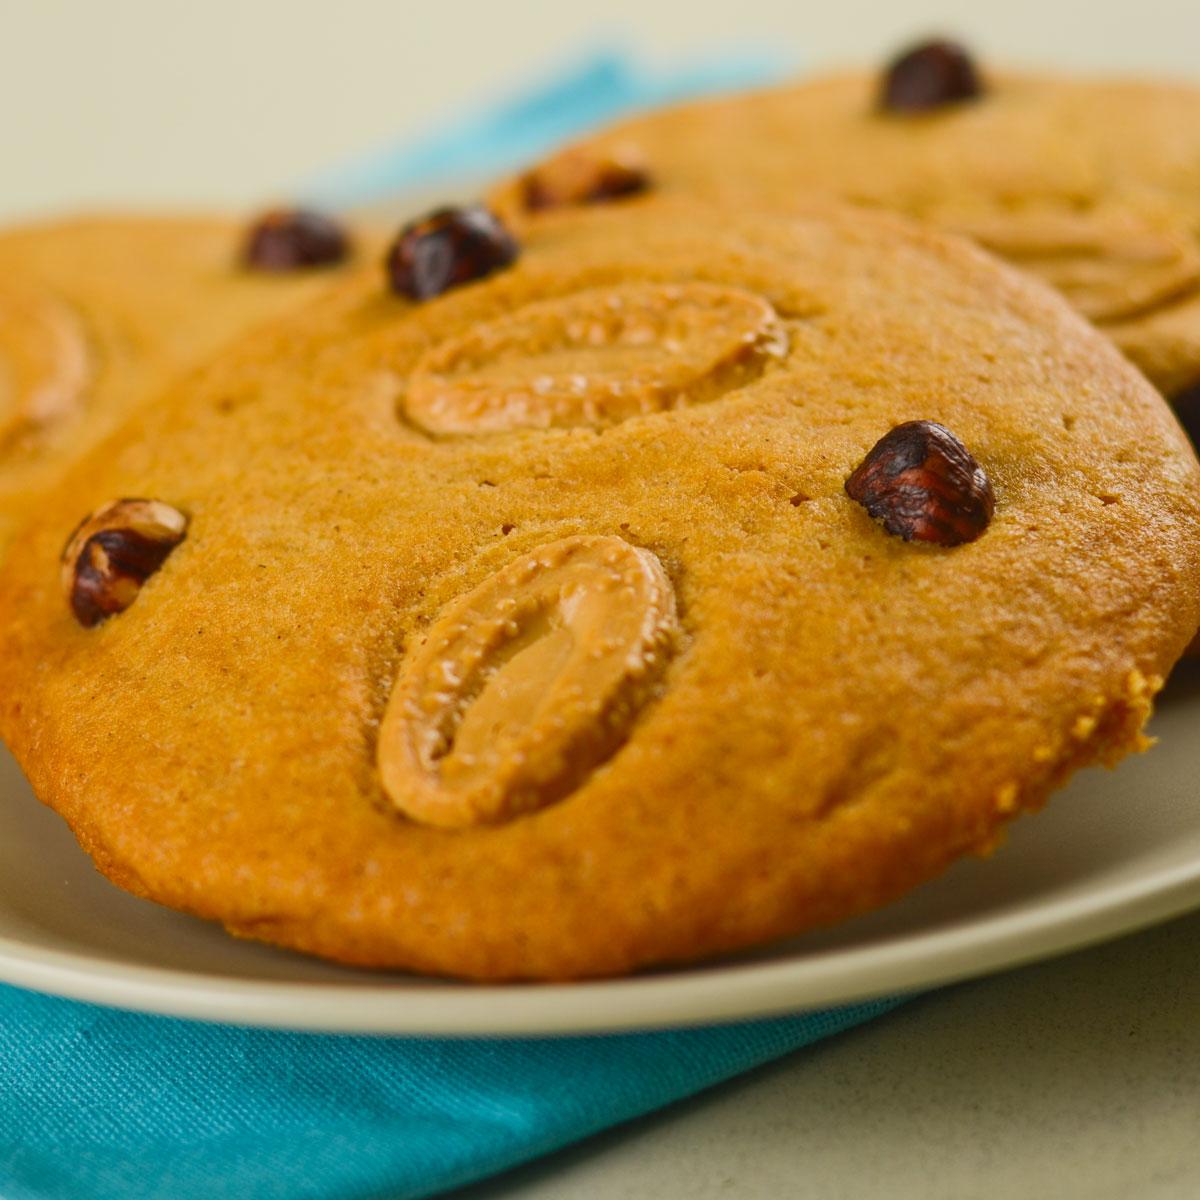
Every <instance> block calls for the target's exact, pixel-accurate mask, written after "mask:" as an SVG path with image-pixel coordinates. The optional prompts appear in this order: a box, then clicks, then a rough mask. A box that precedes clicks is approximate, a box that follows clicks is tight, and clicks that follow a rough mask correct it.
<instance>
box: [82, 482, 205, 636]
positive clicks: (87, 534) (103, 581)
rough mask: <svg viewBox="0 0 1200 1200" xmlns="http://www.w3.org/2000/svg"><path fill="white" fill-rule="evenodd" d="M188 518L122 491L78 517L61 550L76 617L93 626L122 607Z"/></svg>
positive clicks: (181, 534) (164, 556)
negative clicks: (116, 497)
mask: <svg viewBox="0 0 1200 1200" xmlns="http://www.w3.org/2000/svg"><path fill="white" fill-rule="evenodd" d="M187 526H188V518H187V517H186V516H184V514H183V513H181V512H180V511H179V510H178V509H176V508H173V507H172V506H171V505H169V504H165V503H163V502H162V501H160V500H146V499H142V498H137V497H127V498H125V499H123V500H116V501H113V502H112V503H110V504H106V505H104V506H102V507H101V508H98V509H97V510H96V511H95V512H93V513H91V514H89V515H88V516H87V517H85V518H84V520H83V521H81V522H80V524H79V525H78V527H77V528H76V529H75V531H74V532H73V533H72V534H71V537H70V538H69V539H68V540H67V544H66V546H65V547H64V549H63V553H62V582H63V589H64V591H65V592H66V596H67V602H68V603H69V604H70V606H71V611H72V612H73V613H74V614H75V619H76V620H77V621H78V622H79V624H80V625H82V626H83V627H84V628H85V629H92V628H94V627H95V626H97V625H99V624H101V622H103V621H106V620H107V619H108V618H109V617H112V616H115V615H116V614H117V613H121V612H124V611H125V609H127V608H128V607H129V606H130V605H131V604H132V603H133V602H134V600H136V599H137V597H138V593H139V592H140V591H141V589H142V586H143V585H144V584H145V582H146V580H148V579H149V578H150V576H151V575H154V574H155V573H156V572H157V571H158V570H159V569H160V568H161V567H162V565H163V563H164V562H166V560H167V558H168V557H169V556H170V554H171V552H172V551H173V550H174V549H175V548H176V547H177V546H178V545H179V544H180V542H182V541H183V540H184V538H185V537H186V536H187Z"/></svg>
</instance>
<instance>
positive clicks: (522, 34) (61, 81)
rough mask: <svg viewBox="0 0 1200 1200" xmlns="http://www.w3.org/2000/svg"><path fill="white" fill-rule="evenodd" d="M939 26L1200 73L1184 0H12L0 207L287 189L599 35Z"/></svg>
mask: <svg viewBox="0 0 1200 1200" xmlns="http://www.w3.org/2000/svg"><path fill="white" fill-rule="evenodd" d="M928 30H950V31H956V32H958V33H960V34H961V35H962V36H964V37H966V38H968V39H969V40H970V42H971V43H972V44H973V45H975V46H976V47H978V48H979V49H980V51H981V52H983V53H986V54H987V55H988V57H990V58H993V59H994V58H1010V59H1019V60H1028V61H1042V62H1067V63H1071V64H1075V65H1095V66H1114V65H1115V66H1121V67H1127V68H1156V69H1160V70H1169V71H1174V72H1178V73H1188V72H1193V73H1196V72H1200V61H1198V60H1200V36H1198V35H1200V5H1197V4H1196V3H1195V2H1194V0H1191V2H1189V0H1137V2H1136V3H1133V2H1130V0H1092V2H1090V3H1085V2H1083V0H1058V2H1055V0H992V2H990V3H975V2H972V0H959V2H958V3H954V2H952V0H941V2H932V0H833V2H827V3H814V2H811V0H810V2H809V3H805V2H804V0H736V2H733V3H723V4H713V3H707V4H706V3H703V2H699V3H697V2H696V0H583V2H581V0H559V2H556V3H551V2H550V0H541V2H536V0H505V2H504V3H495V2H494V0H489V2H482V0H458V2H456V3H447V2H446V0H391V2H390V3H389V2H387V0H336V2H334V3H329V4H318V3H315V2H314V0H0V217H5V216H15V215H20V214H28V213H34V212H38V211H41V210H43V209H45V208H46V207H48V206H50V207H54V208H71V207H78V206H81V205H89V204H97V203H109V204H114V203H126V204H147V203H163V204H166V203H172V204H187V203H196V202H218V201H219V202H225V203H231V204H241V203H255V202H258V201H259V200H261V199H263V198H265V197H267V196H272V195H285V196H286V194H287V193H288V191H289V187H290V185H291V184H292V183H293V182H294V181H296V180H299V179H303V178H305V177H307V175H308V174H309V173H310V172H311V171H313V170H314V169H316V168H320V167H323V166H325V165H327V164H329V163H330V162H336V161H340V160H341V159H342V158H344V157H345V156H347V155H352V154H354V153H355V152H358V151H362V150H364V149H369V148H372V147H374V146H377V145H379V144H381V143H384V142H387V141H388V140H389V139H391V138H393V137H395V136H396V135H397V134H399V133H401V132H404V131H409V130H415V129H418V128H420V127H422V126H424V125H428V124H429V123H431V122H434V121H436V120H438V118H439V117H440V116H443V115H444V114H446V113H448V112H452V111H455V110H456V109H460V108H461V107H462V106H464V105H466V104H468V103H469V102H470V101H472V100H473V99H478V98H480V97H489V96H495V95H498V94H502V93H503V91H504V89H505V87H506V86H507V85H510V84H512V83H514V82H516V81H519V80H520V79H521V78H522V76H523V75H527V74H528V73H529V72H530V71H531V70H536V69H537V68H538V67H544V66H546V65H547V64H551V63H553V62H555V61H557V60H559V59H561V58H562V57H563V56H564V55H568V54H570V53H571V52H573V51H578V50H579V49H580V48H581V47H583V46H586V45H588V44H593V43H595V42H596V41H597V40H598V39H601V38H617V39H625V40H627V41H628V42H629V43H630V44H632V45H636V46H637V47H638V48H639V51H640V52H642V53H643V54H644V55H645V56H646V57H647V58H648V59H650V60H651V61H659V62H669V61H671V60H673V59H675V60H678V59H679V58H681V57H686V56H688V55H691V54H696V53H700V52H702V51H705V50H709V51H711V50H713V49H719V48H720V47H721V46H723V45H733V44H742V45H745V44H754V43H756V42H758V43H760V44H761V43H766V44H770V45H774V46H776V47H777V48H782V49H783V50H784V51H785V52H788V53H791V52H794V56H795V58H796V60H797V62H798V63H801V64H812V65H820V64H828V63H831V62H844V61H848V60H866V61H875V60H877V59H878V58H879V57H881V56H882V55H883V54H884V53H885V52H886V51H887V50H888V49H890V48H892V47H894V46H895V45H896V44H897V43H898V42H902V41H904V40H906V39H907V38H909V37H910V36H911V35H912V34H913V33H915V32H923V31H928Z"/></svg>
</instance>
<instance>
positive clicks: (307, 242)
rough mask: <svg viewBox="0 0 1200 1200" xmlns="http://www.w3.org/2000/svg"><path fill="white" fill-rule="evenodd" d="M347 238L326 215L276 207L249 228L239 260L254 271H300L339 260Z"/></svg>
mask: <svg viewBox="0 0 1200 1200" xmlns="http://www.w3.org/2000/svg"><path fill="white" fill-rule="evenodd" d="M349 253H350V239H349V238H348V237H347V235H346V232H345V230H344V229H342V227H341V226H340V225H339V224H338V223H337V222H336V221H334V220H333V219H332V218H330V217H326V216H324V215H322V214H321V213H316V212H312V211H310V210H308V209H303V208H293V209H285V208H277V209H274V210H272V211H271V212H268V213H265V214H264V215H263V216H261V217H260V218H259V219H258V220H257V221H256V222H255V223H254V225H253V226H252V227H251V229H250V232H249V235H248V236H247V238H246V245H245V248H244V250H243V251H242V261H243V263H244V264H245V265H246V266H247V267H250V268H251V269H252V270H255V271H302V270H305V269H307V268H309V267H329V266H334V265H335V264H337V263H340V262H343V261H344V260H345V259H346V257H347V256H348V255H349Z"/></svg>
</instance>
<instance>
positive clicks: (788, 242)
mask: <svg viewBox="0 0 1200 1200" xmlns="http://www.w3.org/2000/svg"><path fill="white" fill-rule="evenodd" d="M913 419H921V420H926V421H936V422H938V423H940V425H941V426H944V427H945V429H946V430H948V431H950V432H951V433H952V434H953V436H954V437H955V438H958V439H961V442H962V443H963V445H964V446H965V447H967V448H968V449H969V451H970V453H971V455H973V456H974V460H976V461H977V463H978V465H979V468H980V469H981V470H982V471H983V472H985V473H986V478H987V481H988V486H989V489H990V490H989V498H990V497H991V495H992V494H994V512H993V513H991V516H990V523H988V524H987V526H986V528H984V529H983V530H982V532H981V533H979V535H978V536H977V537H975V539H974V540H971V541H968V542H966V543H965V544H962V545H957V546H954V547H948V546H944V545H937V544H929V543H922V542H919V541H912V542H906V541H904V540H902V538H900V537H896V536H892V535H891V534H889V533H888V532H887V531H886V530H885V529H884V528H883V527H882V525H881V524H879V523H878V522H876V521H874V520H872V519H871V517H870V516H869V515H868V513H867V511H865V509H864V507H863V506H862V505H861V504H859V503H855V501H853V500H852V499H851V498H850V497H849V496H848V495H847V493H846V490H845V484H846V480H847V478H848V476H849V475H850V474H851V473H852V472H853V471H854V470H855V468H856V467H857V466H859V464H860V463H862V462H863V460H864V456H866V455H867V454H868V452H869V451H870V450H871V448H872V447H873V446H874V445H875V444H876V443H877V442H879V440H880V439H881V438H882V437H883V436H884V435H886V434H888V432H889V430H891V429H892V428H893V427H894V426H898V425H900V424H902V423H904V422H907V421H909V420H913ZM939 436H940V435H939ZM931 444H932V443H931ZM885 466H886V464H885ZM880 471H882V472H883V474H882V475H881V474H880ZM885 476H886V471H885V470H883V468H882V467H881V468H879V470H877V471H876V472H875V473H874V474H873V475H872V477H871V479H872V480H874V481H877V480H878V479H879V478H883V477H885ZM119 497H146V498H151V499H153V500H154V501H155V502H157V503H158V504H161V505H167V506H170V507H169V509H155V510H153V512H152V513H150V514H149V516H148V515H147V513H146V511H144V510H139V511H140V512H141V516H140V517H139V519H140V520H141V521H142V528H143V529H144V530H146V531H148V532H147V533H146V537H151V536H156V537H157V538H158V542H157V544H158V546H159V549H160V550H161V551H162V552H163V554H164V555H165V557H164V558H162V559H161V566H159V567H158V569H157V570H155V571H153V573H150V572H145V574H146V575H147V576H148V577H146V578H145V579H144V581H143V580H142V578H141V576H138V577H137V578H135V579H133V583H134V584H138V585H140V586H139V587H137V588H136V589H133V590H131V591H130V592H129V594H128V595H126V596H124V598H123V599H122V603H123V604H125V601H126V600H128V601H129V602H128V603H127V604H125V607H124V608H123V610H122V611H119V612H115V615H112V616H110V617H109V618H108V619H106V620H103V621H101V622H99V623H98V624H96V625H94V626H93V627H91V628H85V627H84V626H83V625H82V624H81V623H80V622H79V620H77V619H76V618H75V616H74V614H73V613H72V610H71V606H70V604H69V603H68V599H67V598H66V597H65V596H64V594H63V589H62V584H61V582H60V562H59V556H60V553H61V551H62V547H63V543H64V541H65V540H66V539H67V538H68V536H69V535H70V534H71V532H72V530H73V529H75V528H76V527H77V526H78V524H79V522H80V520H81V519H82V518H84V517H86V516H87V514H88V513H89V512H94V511H95V510H98V509H99V510H102V511H103V513H104V514H105V515H104V516H103V518H98V520H99V522H100V524H101V525H103V526H104V527H105V528H106V529H107V528H109V527H110V526H111V525H112V523H113V522H114V521H117V520H118V519H119V517H120V512H121V509H120V507H118V508H115V509H114V508H108V509H105V508H104V507H103V506H105V505H108V504H110V502H112V501H114V500H116V499H117V498H119ZM127 503H133V502H127ZM155 514H157V515H155ZM150 516H153V517H154V520H153V521H150ZM985 517H986V513H985ZM86 528H87V527H85V529H84V533H86ZM155 530H158V531H159V532H158V534H155V533H154V531H155ZM972 532H974V531H972ZM105 545H106V546H108V547H109V549H110V550H113V551H114V552H116V551H119V550H120V549H121V547H120V545H119V543H116V542H114V543H105ZM167 551H169V553H167ZM121 578H122V581H123V583H125V584H128V583H129V577H128V576H122V577H121ZM93 582H94V581H93ZM1198 622H1200V468H1198V467H1197V464H1196V461H1195V459H1194V457H1193V455H1192V453H1191V450H1190V449H1189V447H1188V446H1187V444H1186V442H1185V440H1184V437H1183V435H1182V433H1181V432H1180V430H1179V429H1178V426H1177V425H1176V423H1175V422H1174V420H1173V419H1172V417H1171V415H1170V412H1169V411H1168V409H1167V407H1166V406H1165V405H1164V404H1163V402H1162V401H1161V399H1160V398H1159V397H1158V396H1157V395H1156V394H1155V392H1154V390H1153V389H1152V388H1151V387H1150V386H1149V385H1148V384H1147V383H1146V382H1145V381H1144V380H1143V379H1142V378H1141V377H1140V376H1139V375H1138V374H1137V373H1136V372H1135V371H1134V370H1133V369H1132V368H1131V367H1130V366H1129V365H1128V364H1127V363H1126V362H1124V361H1123V360H1122V359H1121V357H1120V356H1119V355H1118V354H1117V353H1116V351H1115V350H1114V349H1113V348H1112V347H1111V345H1109V344H1108V343H1107V341H1106V340H1105V339H1104V338H1102V337H1101V336H1100V335H1099V334H1097V333H1096V332H1095V331H1094V330H1093V329H1091V328H1090V327H1088V326H1087V325H1086V323H1085V322H1083V321H1082V320H1081V319H1080V318H1079V317H1078V316H1077V315H1076V314H1075V313H1073V312H1072V311H1070V309H1069V308H1068V307H1067V306H1066V305H1065V304H1064V303H1062V302H1061V300H1060V299H1059V298H1058V297H1057V296H1055V295H1053V294H1052V293H1051V292H1050V291H1049V290H1047V289H1044V288H1041V287H1040V286H1039V285H1037V284H1036V283H1034V282H1032V281H1030V280H1028V279H1026V278H1024V277H1022V276H1020V275H1018V274H1017V273H1016V272H1012V271H1009V270H1008V269H1007V268H1005V267H1003V266H1001V265H999V264H997V263H996V262H995V261H994V260H992V259H991V258H989V257H988V256H986V255H984V254H981V253H979V252H978V251H976V250H975V249H974V248H973V247H972V246H970V245H969V244H968V243H966V242H962V241H959V240H957V239H952V238H947V237H944V236H942V235H940V234H937V233H934V232H932V231H928V230H924V229H921V228H918V227H915V226H911V225H909V224H908V223H907V222H904V221H901V220H900V219H898V218H893V217H890V216H887V215H881V214H880V215H874V214H868V213H863V212H860V211H854V210H837V209H828V210H826V209H820V208H818V209H813V210H811V211H809V212H806V213H803V214H795V215H791V216H787V217H782V216H773V215H770V214H767V213H758V212H749V211H743V210H721V209H709V208H707V207H705V206H701V205H694V204H691V203H685V202H682V201H680V202H671V201H659V202H655V203H650V204H645V205H638V206H636V207H632V208H624V207H621V208H611V209H606V210H596V211H591V212H581V213H574V212H572V213H564V214H558V215H554V216H551V217H548V218H547V219H546V220H544V221H541V222H539V223H538V225H537V227H536V228H535V229H533V230H531V231H530V233H529V235H528V239H527V243H526V245H525V248H524V250H523V253H522V255H521V257H520V258H519V259H518V261H517V262H516V264H515V265H514V266H512V267H511V268H509V269H507V270H504V271H501V272H498V273H496V274H494V275H492V276H490V277H489V278H488V279H486V280H485V281H483V282H480V283H476V284H472V285H469V286H466V287H462V288H460V289H459V290H456V291H453V292H451V293H449V294H447V295H446V296H444V297H442V298H440V299H437V300H435V301H432V302H429V303H426V304H421V305H413V304H410V303H407V302H405V301H402V300H399V299H397V298H396V297H394V296H392V295H389V294H388V293H387V292H386V291H385V289H384V286H383V281H382V278H381V276H380V274H379V273H378V272H374V271H372V272H369V273H366V274H364V275H362V276H361V277H360V278H356V279H354V280H353V281H351V282H349V283H347V284H346V285H345V286H344V287H342V288H340V289H339V290H337V291H336V292H335V293H332V294H330V295H329V296H328V297H327V298H325V299H324V300H322V301H320V302H318V303H317V304H315V305H313V306H311V307H309V308H308V309H306V310H305V311H304V312H303V313H300V314H295V315H292V316H291V317H289V318H287V319H285V320H283V321H280V322H279V323H277V324H275V325H273V326H271V327H270V328H267V329H264V330H259V331H256V332H255V333H254V334H253V335H252V336H249V337H247V338H246V339H244V340H242V341H241V342H240V343H239V344H238V345H237V346H236V347H234V348H232V349H230V350H229V351H227V352H226V353H224V354H223V355H222V356H221V357H220V358H219V359H217V360H216V361H214V362H213V363H212V364H211V365H210V366H209V367H208V368H207V369H206V370H204V371H203V372H201V373H198V374H196V375H194V376H192V377H190V378H189V379H187V380H185V381H183V382H182V383H180V384H179V385H177V386H176V387H175V388H174V389H173V390H172V391H171V392H170V393H168V394H166V395H164V397H163V398H162V400H161V402H160V403H157V404H154V405H151V406H149V407H147V408H144V409H143V410H141V411H140V412H139V414H138V415H137V416H136V417H135V418H134V420H133V421H132V422H131V423H130V424H129V425H128V426H127V427H126V428H125V429H124V430H123V431H122V432H121V433H120V434H119V435H118V436H117V437H116V438H115V439H114V440H113V441H110V442H109V443H108V444H107V445H106V447H105V448H104V451H103V453H102V454H101V455H98V456H94V457H93V458H92V459H91V460H89V461H88V462H87V463H85V464H84V465H83V466H82V467H81V468H80V469H79V470H77V471H76V472H75V473H74V474H73V475H72V476H71V477H70V478H69V479H68V480H67V481H66V482H65V484H64V485H63V486H62V487H61V488H59V489H57V490H56V491H55V492H54V493H53V495H52V496H51V497H50V498H48V499H47V500H46V501H45V502H44V504H43V505H42V506H41V509H40V511H39V513H38V516H37V519H36V520H35V521H34V522H33V523H32V525H31V526H30V527H29V528H28V529H27V530H26V531H25V532H23V533H22V535H21V536H20V537H19V539H18V540H17V541H16V542H15V544H14V546H13V551H12V554H11V557H10V563H9V568H8V570H7V572H6V575H5V577H4V579H3V580H2V581H0V734H2V735H3V737H4V738H5V740H6V741H7V742H8V743H9V745H10V746H11V747H12V748H13V750H14V752H15V753H16V754H17V756H18V758H19V759H20V761H21V763H22V765H23V767H24V768H25V770H26V772H27V773H28V775H29V777H30V779H31V781H32V783H33V785H34V787H35V789H36V791H37V792H38V794H39V795H40V796H41V797H42V798H43V799H44V800H45V801H47V802H48V803H50V804H52V805H53V806H54V807H55V808H56V809H58V811H59V812H61V813H62V815H63V816H64V817H65V818H66V819H67V820H68V822H70V824H71V825H72V827H73V828H74V830H75V832H76V833H77V835H78V837H79V839H80V841H81V842H82V844H83V845H84V847H85V848H86V849H87V850H88V851H89V853H90V854H91V855H92V856H93V858H94V859H95V861H96V862H97V864H98V866H99V867H100V869H101V870H103V871H104V872H105V873H106V874H108V875H109V876H110V877H111V878H112V879H113V880H115V881H116V882H117V883H119V884H121V885H122V886H124V887H127V888H129V889H131V890H133V891H135V892H137V893H139V894H141V895H144V896H148V897H151V898H153V899H155V900H158V901H160V902H162V903H165V904H169V905H172V906H175V907H178V908H181V909H184V910H187V911H190V912H193V913H197V914H200V915H202V916H205V917H210V918H214V919H217V920H219V921H222V922H224V923H225V924H226V926H227V927H229V928H230V929H231V930H232V931H234V932H235V933H238V934H241V935H243V936H246V937H252V938H259V939H263V940H266V941H270V942H276V943H280V944H283V945H287V946H291V947H295V948H298V949H301V950H305V951H309V952H313V953H316V954H320V955H324V956H328V957H330V958H333V959H337V960H341V961H344V962H349V963H357V964H364V965H370V966H377V967H396V968H408V969H413V970H419V971H424V972H433V973H447V974H453V975H460V976H467V977H472V978H479V979H496V978H572V977H581V976H592V975H603V974H609V973H617V972H623V971H628V970H631V969H634V968H638V967H644V966H647V965H650V964H655V963H661V962H668V961H683V960H690V959H695V958H698V957H701V956H705V955H711V954H715V953H720V952H724V951H730V950H736V949H738V948H742V947H746V946H750V945H754V944H758V943H762V942H764V941H768V940H770V939H774V938H778V937H782V936H786V935H791V934H795V933H799V932H801V931H803V930H805V929H808V928H811V927H814V926H818V925H822V924H827V923H829V922H832V921H836V920H840V919H842V918H845V917H848V916H851V915H853V914H855V913H858V912H861V911H863V910H865V909H868V908H871V907H873V906H875V905H879V904H881V903H884V902H885V901H887V900H889V899H891V898H893V897H895V896H897V895H899V894H901V893H902V892H904V891H905V890H907V889H909V888H911V887H912V886H914V885H916V884H917V883H919V882H921V881H923V880H925V879H928V878H929V877H931V876H933V875H935V874H937V873H938V872H939V871H941V870H942V869H943V868H944V867H945V866H946V865H947V864H948V863H950V862H951V861H953V860H954V859H955V858H957V857H959V856H961V855H963V854H966V853H971V852H987V851H988V850H989V849H991V848H992V847H993V846H994V845H995V844H996V842H997V841H998V839H999V837H1000V835H1001V832H1002V828H1003V826H1004V825H1005V823H1006V822H1007V821H1008V820H1010V819H1011V818H1012V817H1013V816H1015V815H1016V814H1017V813H1018V812H1020V811H1022V810H1025V809H1032V808H1036V807H1038V806H1039V805H1040V804H1041V803H1042V802H1043V801H1044V800H1045V798H1046V796H1047V795H1048V793H1049V792H1050V791H1051V790H1052V789H1053V788H1054V787H1056V786H1058V785H1059V784H1060V783H1061V782H1062V781H1063V780H1064V779H1065V778H1066V776H1067V775H1069V774H1070V773H1071V772H1072V771H1074V770H1075V769H1076V768H1078V767H1081V766H1084V765H1086V764H1088V763H1091V762H1094V761H1098V760H1103V761H1115V760H1116V759H1117V758H1119V757H1120V756H1121V755H1122V754H1124V753H1126V752H1127V751H1130V750H1132V749H1136V748H1139V747H1140V745H1141V734H1140V729H1141V726H1142V724H1143V722H1144V719H1145V717H1146V716H1147V714H1148V711H1149V707H1150V702H1151V698H1152V695H1153V692H1154V690H1155V688H1156V687H1157V685H1158V682H1159V680H1160V679H1161V677H1162V676H1163V675H1164V674H1165V673H1166V672H1167V670H1168V669H1169V668H1170V666H1171V665H1172V664H1173V662H1174V661H1175V659H1176V658H1177V657H1178V655H1179V653H1180V652H1181V650H1182V648H1183V646H1184V643H1185V642H1186V641H1187V640H1188V638H1189V637H1190V635H1191V633H1192V632H1193V631H1194V629H1195V627H1196V625H1197V623H1198Z"/></svg>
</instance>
